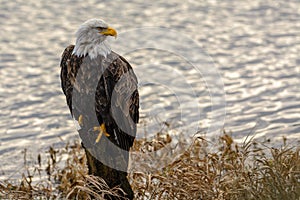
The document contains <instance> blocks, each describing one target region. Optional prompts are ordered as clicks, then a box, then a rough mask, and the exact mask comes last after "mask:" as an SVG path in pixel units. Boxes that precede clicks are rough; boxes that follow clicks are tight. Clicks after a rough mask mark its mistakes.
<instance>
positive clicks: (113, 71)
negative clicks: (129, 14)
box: [61, 45, 139, 199]
mask: <svg viewBox="0 0 300 200" xmlns="http://www.w3.org/2000/svg"><path fill="white" fill-rule="evenodd" d="M73 49H74V45H70V46H68V47H67V48H66V49H65V51H64V53H63V55H62V60H61V86H62V89H63V92H64V94H65V95H66V100H67V104H68V106H69V109H70V112H71V114H72V117H73V118H74V119H75V120H76V121H80V123H79V125H80V127H79V128H78V129H79V130H78V132H79V134H80V137H81V139H82V142H83V146H84V148H85V150H86V153H87V159H88V167H89V172H90V173H91V174H93V175H98V176H100V177H102V178H103V179H104V180H105V181H106V182H107V184H108V185H109V186H111V187H114V186H117V185H120V186H121V188H122V189H123V190H124V191H125V192H126V193H127V194H128V196H127V197H129V198H130V199H131V198H132V197H133V193H132V190H131V188H130V185H129V183H128V181H127V179H126V175H127V172H126V170H127V166H128V155H129V152H128V151H129V149H130V147H131V146H132V145H133V142H134V139H135V135H136V123H138V119H139V111H138V109H139V94H138V90H137V78H136V76H135V74H134V72H133V70H132V67H131V66H130V64H129V63H128V62H127V61H126V60H125V59H124V58H123V57H121V56H119V55H118V54H116V53H115V52H111V53H110V54H108V55H107V56H106V57H105V56H102V55H99V56H97V57H95V58H90V57H89V56H88V55H85V56H77V55H75V54H74V53H73ZM79 118H81V119H80V120H79ZM101 124H105V127H106V132H107V133H108V134H107V136H105V135H102V137H101V139H100V141H96V140H97V137H98V132H97V131H94V129H93V128H94V127H95V126H99V125H101ZM125 179H126V180H125ZM128 188H130V189H128Z"/></svg>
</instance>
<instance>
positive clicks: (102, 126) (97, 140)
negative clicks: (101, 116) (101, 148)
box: [94, 123, 110, 143]
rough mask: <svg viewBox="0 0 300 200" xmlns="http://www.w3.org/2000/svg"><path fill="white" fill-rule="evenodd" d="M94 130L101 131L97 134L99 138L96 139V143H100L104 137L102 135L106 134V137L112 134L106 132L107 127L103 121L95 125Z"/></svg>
mask: <svg viewBox="0 0 300 200" xmlns="http://www.w3.org/2000/svg"><path fill="white" fill-rule="evenodd" d="M94 131H99V134H98V136H97V139H96V141H95V142H96V143H98V142H99V141H100V139H101V137H102V135H103V134H104V135H105V136H106V137H109V136H110V135H109V134H108V133H107V132H106V127H105V124H104V123H102V124H101V125H100V126H95V127H94Z"/></svg>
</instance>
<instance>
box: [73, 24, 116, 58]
mask: <svg viewBox="0 0 300 200" xmlns="http://www.w3.org/2000/svg"><path fill="white" fill-rule="evenodd" d="M107 36H115V37H117V32H116V31H115V30H114V29H113V28H110V27H109V26H108V25H107V24H106V23H105V22H104V21H103V20H101V19H90V20H87V21H86V22H84V23H83V24H82V25H81V26H80V27H79V28H78V30H77V32H76V44H75V48H74V50H73V54H75V55H77V56H86V55H89V56H90V58H91V59H93V58H96V57H97V56H98V55H102V56H104V57H106V56H107V55H108V54H109V53H110V52H111V49H110V47H109V45H108V44H107V41H105V39H106V37H107Z"/></svg>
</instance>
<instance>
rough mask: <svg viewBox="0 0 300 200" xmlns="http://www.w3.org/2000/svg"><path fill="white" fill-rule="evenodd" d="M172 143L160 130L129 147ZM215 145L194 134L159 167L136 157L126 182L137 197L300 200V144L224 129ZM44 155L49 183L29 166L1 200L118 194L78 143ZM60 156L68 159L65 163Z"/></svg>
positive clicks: (3, 185)
mask: <svg viewBox="0 0 300 200" xmlns="http://www.w3.org/2000/svg"><path fill="white" fill-rule="evenodd" d="M171 141H172V138H171V137H170V136H168V135H167V134H166V135H164V136H162V135H159V134H158V135H157V137H156V138H155V139H152V140H150V141H147V140H140V141H137V142H136V143H135V147H134V148H133V149H134V151H137V152H143V153H147V152H154V151H155V150H158V149H163V148H166V147H167V146H168V144H169V143H170V142H171ZM183 143H184V142H183ZM214 145H216V147H215V148H210V147H209V146H211V144H210V143H209V142H207V141H206V140H205V139H204V138H202V137H197V138H195V139H194V142H193V143H192V144H191V145H190V146H188V148H187V149H185V150H183V151H182V153H181V154H180V155H176V157H175V155H174V156H173V157H174V159H173V160H172V162H169V163H167V164H166V165H165V166H164V167H162V168H161V169H159V170H153V165H151V163H144V162H143V159H142V158H140V157H139V158H137V160H134V162H135V163H139V165H138V168H137V169H139V170H134V171H133V172H130V173H129V180H130V182H131V185H132V188H133V190H134V192H135V195H136V199H203V200H206V199H210V200H211V199H216V200H223V199H224V200H225V199H226V200H227V199H230V200H231V199H233V200H234V199H249V200H251V199H253V200H254V199H262V200H268V199H270V200H271V199H272V200H273V199H278V200H279V199H280V200H281V199H288V200H294V199H296V200H297V199H300V148H299V147H293V148H292V147H288V145H286V140H284V141H283V144H282V147H281V148H271V147H270V148H269V147H267V146H266V145H264V144H258V143H256V142H254V141H252V140H249V141H247V142H245V143H243V144H237V143H235V142H234V141H233V139H232V138H231V137H230V136H229V135H228V134H226V133H225V134H224V135H223V136H221V137H220V138H218V142H216V144H214ZM171 151H172V150H170V152H171ZM154 155H155V156H158V157H159V156H160V157H164V156H166V154H154ZM47 157H48V165H47V166H46V167H45V168H43V169H45V170H46V172H47V174H48V181H45V180H44V181H38V182H37V183H33V181H32V177H33V175H32V174H34V173H33V172H31V174H30V173H29V172H30V170H27V172H26V174H27V175H26V176H25V175H24V174H23V175H22V179H21V181H20V183H19V184H12V183H11V182H10V181H5V182H0V199H22V198H23V199H33V198H34V199H61V198H63V199H64V198H68V199H103V196H104V195H105V194H110V195H116V196H117V194H118V190H120V189H118V188H113V189H110V188H108V186H107V185H106V183H105V182H104V181H103V180H100V179H98V178H97V177H93V176H88V175H87V169H86V165H85V162H86V161H85V155H84V151H83V150H82V148H81V145H80V144H79V143H78V142H77V143H76V142H75V143H74V144H72V145H66V147H65V148H63V149H59V150H54V149H53V148H50V150H49V152H47ZM62 157H66V160H65V161H64V165H62V164H63V163H62V161H61V160H60V159H61V158H62ZM39 159H40V158H39ZM158 160H159V159H158ZM36 168H38V169H41V168H42V167H39V166H37V167H36ZM33 169H35V168H33ZM33 171H36V170H33Z"/></svg>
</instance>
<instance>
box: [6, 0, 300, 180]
mask: <svg viewBox="0 0 300 200" xmlns="http://www.w3.org/2000/svg"><path fill="white" fill-rule="evenodd" d="M0 9H1V12H0V19H1V21H0V23H1V32H0V36H1V37H0V44H1V46H0V49H1V51H0V80H1V85H0V96H1V100H0V101H1V103H0V109H1V112H0V118H1V120H0V136H1V137H0V155H1V165H0V173H4V172H5V174H6V175H8V176H10V175H13V173H14V172H15V171H16V170H18V166H20V165H19V164H20V162H22V161H21V160H22V154H21V151H22V150H23V149H24V148H28V150H29V151H30V152H36V151H40V150H43V149H46V148H47V147H48V146H49V145H53V144H55V145H59V144H61V141H62V140H63V141H68V140H71V139H74V138H77V137H78V135H77V134H76V131H75V128H74V125H73V122H72V120H71V118H70V116H69V111H68V108H67V106H66V103H65V99H64V95H63V94H62V92H61V89H60V80H59V71H60V69H59V62H60V55H61V53H62V51H63V49H64V48H65V47H66V46H67V45H69V44H70V43H73V42H74V32H75V30H76V29H77V27H78V25H79V24H80V23H82V22H83V21H85V20H86V19H89V18H98V17H99V18H103V19H104V20H106V21H107V22H108V23H109V24H111V26H113V27H115V28H116V29H117V30H118V31H119V32H120V35H119V39H117V40H112V46H113V49H114V50H115V51H117V52H120V53H122V54H123V55H124V56H125V57H126V59H127V60H128V61H129V62H130V63H131V64H132V65H133V67H134V70H135V71H136V73H137V75H138V77H139V80H140V94H141V98H142V100H141V116H142V117H141V125H140V127H139V133H140V134H143V133H144V132H145V130H146V131H147V132H153V131H157V130H160V128H161V127H162V124H163V122H165V121H166V122H168V123H171V125H172V128H175V129H176V127H184V128H185V129H187V130H190V129H199V130H204V131H205V130H207V129H206V128H208V127H212V126H215V125H216V124H217V125H218V126H217V128H218V127H219V126H220V127H221V128H222V127H223V125H224V127H225V129H226V130H228V131H232V132H233V136H234V137H235V138H237V139H243V138H244V137H245V136H246V135H248V134H253V133H255V134H256V136H257V137H258V138H259V137H266V138H272V139H273V138H275V139H276V138H280V137H281V136H286V137H289V138H295V139H296V140H298V138H299V133H300V120H299V118H300V115H299V113H300V89H299V88H300V79H299V78H300V75H299V74H300V67H299V65H300V57H299V54H300V53H299V52H300V2H299V1H297V0H295V1H283V0H278V1H271V0H270V1H263V0H254V1H251V2H249V1H247V2H244V1H238V0H235V1H209V2H205V1H193V0H191V1H187V2H186V3H184V4H183V3H182V1H179V0H174V1H171V2H168V3H166V2H165V1H161V0H159V1H156V2H155V3H141V2H140V1H137V0H136V1H126V2H125V1H101V2H100V1H95V0H89V1H85V2H83V1H73V0H72V1H71V0H69V1H64V2H61V1H58V0H56V1H34V0H28V1H21V0H16V1H9V0H1V8H0ZM149 27H152V29H149ZM162 28H163V29H162ZM147 30H152V31H148V32H147ZM153 30H155V31H156V32H155V31H153ZM159 30H161V35H157V38H156V39H155V38H151V36H153V34H154V32H155V34H157V31H159ZM143 31H144V32H143ZM145 31H146V32H145ZM151 33H153V34H151ZM174 34H175V35H174ZM176 34H178V37H176ZM147 37H150V38H149V40H147ZM173 37H174V38H173ZM127 38H128V40H126V39H127ZM170 38H172V40H170ZM168 39H169V40H168ZM165 40H166V41H165ZM178 45H179V46H178ZM137 46H142V47H144V48H142V49H136V47H137ZM182 46H183V47H184V48H185V51H184V52H186V53H188V54H184V52H181V51H180V49H182V48H181V47H182ZM146 47H149V48H146ZM150 47H152V48H150ZM169 47H170V48H169ZM197 48H200V49H201V51H200V52H199V51H198V49H197ZM170 49H171V50H172V51H168V50H170ZM176 49H177V50H176ZM208 55H209V56H208ZM187 56H189V58H188V59H187ZM194 64H196V66H195V65H194ZM197 66H198V67H200V71H197ZM213 83H215V84H213ZM220 83H223V84H224V87H223V85H222V84H220ZM210 85H213V87H211V86H210ZM221 86H222V87H221ZM222 91H223V92H224V94H225V96H223V94H222ZM212 94H213V96H214V97H215V99H214V101H212ZM224 102H225V103H226V106H225V107H224V106H223V104H222V103H224ZM224 111H226V115H225V118H224V115H223V114H224ZM214 116H216V118H214ZM223 122H224V124H223ZM144 123H146V128H145V127H144ZM215 131H220V129H217V130H215Z"/></svg>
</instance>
